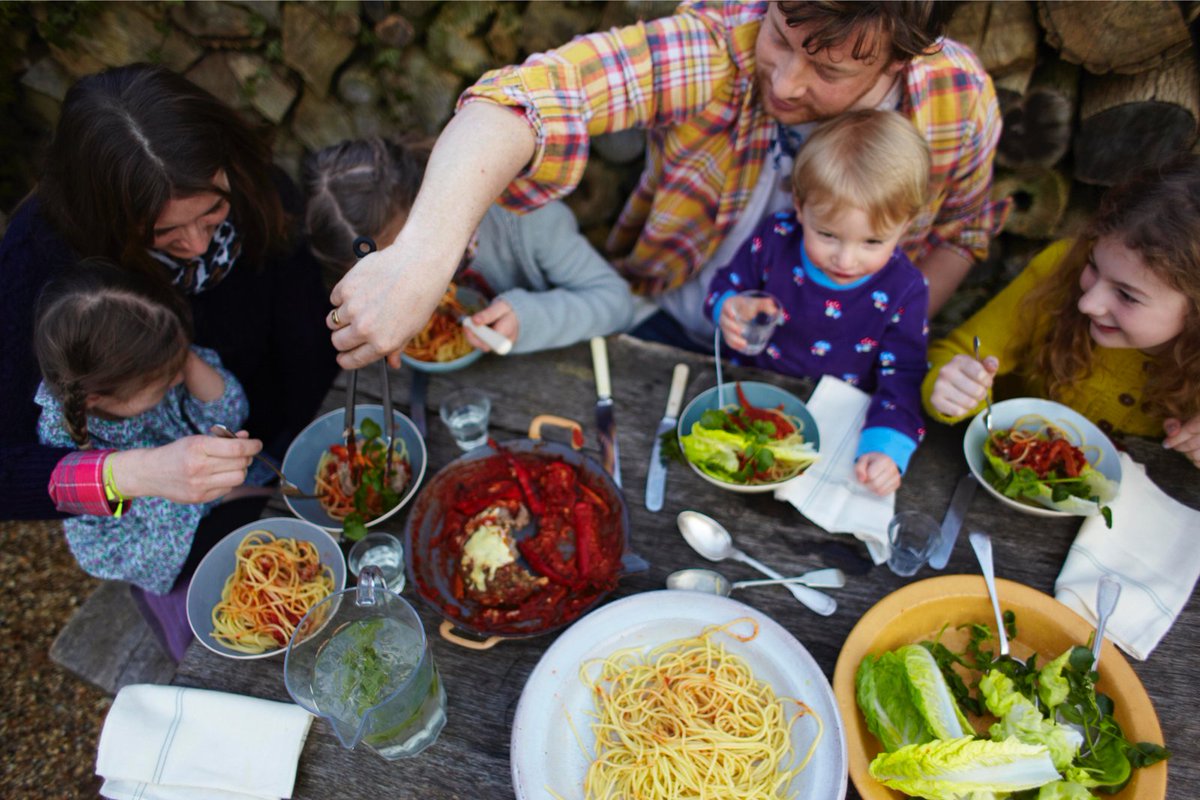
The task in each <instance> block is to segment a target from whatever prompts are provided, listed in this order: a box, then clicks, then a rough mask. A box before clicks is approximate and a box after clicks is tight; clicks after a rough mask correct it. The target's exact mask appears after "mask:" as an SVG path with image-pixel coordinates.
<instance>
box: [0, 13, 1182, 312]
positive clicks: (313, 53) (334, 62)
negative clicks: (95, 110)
mask: <svg viewBox="0 0 1200 800" xmlns="http://www.w3.org/2000/svg"><path fill="white" fill-rule="evenodd" d="M674 5H675V4H674V2H671V1H668V2H650V1H648V0H635V1H634V2H619V1H618V0H613V1H611V2H574V1H572V0H568V1H566V2H492V1H488V0H485V1H484V2H422V1H415V2H368V1H366V0H364V1H363V2H358V1H357V0H336V1H334V2H276V1H275V0H240V1H239V0H231V1H230V2H214V1H212V0H195V1H189V2H81V3H28V2H8V3H4V4H0V36H3V41H4V42H6V43H7V45H8V46H7V47H6V48H4V49H3V50H0V70H3V71H5V72H7V74H8V75H9V76H10V79H9V81H7V82H6V83H5V84H2V85H0V103H3V105H4V107H5V113H4V114H3V115H0V146H2V147H3V148H4V150H5V151H6V152H7V153H9V154H10V156H9V158H7V159H5V160H4V162H3V163H0V208H2V209H4V210H7V209H9V208H11V207H12V206H13V205H14V204H15V203H16V202H17V201H18V200H19V199H20V198H21V197H22V196H23V195H24V194H25V193H26V192H27V191H28V190H29V188H30V187H31V186H32V184H33V180H34V178H35V176H36V174H37V171H38V163H37V158H36V155H35V154H36V153H37V152H38V145H39V144H40V143H42V142H44V141H45V138H46V136H47V134H48V132H49V131H50V130H51V129H52V128H53V125H54V123H55V120H56V119H57V115H58V109H59V106H60V104H61V100H62V98H63V95H64V94H65V92H66V90H67V88H68V87H69V86H70V84H71V83H72V81H74V80H75V79H76V78H77V77H79V76H81V75H85V74H88V73H91V72H95V71H97V70H100V69H103V68H105V67H108V66H115V65H120V64H127V63H131V62H135V61H152V62H159V63H163V64H166V65H167V66H169V67H170V68H172V69H174V70H177V71H179V72H182V73H183V74H185V75H186V76H187V77H189V78H190V79H192V80H193V81H195V82H196V83H198V84H199V85H201V86H203V87H204V88H206V89H208V90H209V91H211V92H212V93H213V94H215V95H216V96H217V97H219V98H221V99H222V100H224V101H225V102H226V103H228V104H229V105H230V106H232V107H234V108H236V109H238V110H239V111H240V112H241V113H243V114H244V115H245V116H246V117H247V118H248V119H250V120H252V121H253V122H255V123H257V124H259V125H262V126H264V127H267V128H269V129H271V130H272V131H273V133H274V141H275V153H276V159H277V160H278V162H279V164H280V165H281V166H282V167H284V169H285V170H287V171H288V172H289V173H291V174H292V175H293V176H295V175H297V174H298V172H299V165H300V162H301V160H302V158H303V157H304V154H305V153H306V152H309V151H312V150H314V149H317V148H320V147H323V146H325V145H328V144H332V143H334V142H337V141H340V140H342V139H345V138H351V137H360V136H367V135H372V134H383V135H388V134H395V133H401V132H410V133H411V132H417V133H425V134H430V135H432V134H435V133H436V132H437V131H438V130H440V129H441V127H442V126H443V125H444V124H445V123H446V121H447V120H448V119H449V118H450V115H451V113H452V111H453V108H454V103H455V100H456V98H457V97H458V95H459V93H460V92H461V91H462V90H463V89H464V88H465V87H466V86H467V85H469V84H470V83H471V82H472V81H473V80H474V79H475V78H476V77H478V76H479V75H480V74H481V73H482V72H484V71H485V70H487V69H490V68H492V67H496V66H501V65H504V64H510V63H517V62H519V61H521V60H523V59H524V58H525V56H526V55H528V54H529V53H533V52H539V51H542V50H545V49H548V48H551V47H553V46H556V45H558V44H560V43H563V42H566V41H568V40H569V39H570V38H571V37H572V36H574V35H575V34H578V33H584V32H588V31H593V30H600V29H605V28H609V27H612V26H617V25H625V24H630V23H633V22H635V21H636V20H638V19H652V18H654V17H657V16H660V15H664V14H668V13H670V12H671V11H672V10H673V8H674ZM1075 5H1076V4H1073V3H1047V2H1041V3H1024V2H1022V3H1011V2H993V3H967V4H964V5H963V6H961V7H960V8H959V10H958V12H957V13H956V16H955V20H954V25H953V26H952V35H954V36H955V37H956V38H959V39H960V40H962V41H965V42H967V43H968V44H970V45H971V46H972V47H974V48H975V49H976V51H977V52H978V53H979V55H980V57H981V59H982V60H983V62H984V65H985V67H986V68H987V69H988V70H989V71H990V72H991V73H992V75H993V77H994V78H995V79H996V84H997V89H998V92H999V93H1000V96H1001V103H1002V108H1003V109H1004V113H1005V119H1006V123H1007V124H1008V127H1007V128H1006V130H1005V138H1004V139H1002V142H1001V150H1002V153H1004V154H1006V155H1008V160H1007V163H1006V164H1005V165H1004V167H1003V168H1001V169H999V170H998V172H997V187H998V192H1000V193H1003V194H1007V195H1010V196H1013V197H1014V198H1015V199H1016V200H1017V202H1018V204H1019V205H1022V206H1023V207H1022V208H1021V211H1020V213H1018V214H1015V215H1014V216H1013V219H1012V220H1010V224H1009V228H1008V230H1007V231H1006V232H1005V233H1004V234H1002V235H1001V236H1000V237H998V238H997V241H996V246H995V247H994V249H993V250H994V253H993V257H992V258H991V259H990V261H989V263H988V264H987V265H985V266H984V267H982V268H978V269H976V270H973V271H972V273H971V276H970V277H969V278H968V281H967V283H966V284H965V286H964V288H963V290H962V291H960V293H959V295H958V296H957V297H956V298H955V299H954V301H952V304H951V306H950V307H949V308H948V309H947V311H946V313H944V314H943V315H942V318H941V319H939V320H938V322H937V325H935V329H936V331H941V330H945V329H946V328H947V327H948V326H949V325H952V324H953V323H954V322H956V321H957V320H959V319H961V318H963V316H964V315H966V314H967V313H968V312H970V311H971V310H972V309H974V308H976V307H978V306H979V305H980V304H981V303H982V302H983V301H984V300H985V299H986V298H987V297H989V296H990V295H991V294H992V293H993V292H994V291H995V290H996V288H997V287H998V286H1000V285H1002V284H1003V283H1004V282H1006V281H1007V280H1008V278H1010V277H1011V276H1012V275H1013V274H1015V272H1016V271H1017V270H1019V269H1020V268H1021V267H1022V266H1023V265H1024V264H1025V263H1026V261H1027V260H1028V258H1029V256H1030V255H1031V254H1032V253H1033V252H1035V251H1036V250H1037V249H1040V248H1041V247H1042V246H1044V245H1045V243H1046V241H1048V240H1050V239H1052V238H1055V237H1057V236H1060V235H1063V234H1069V233H1071V232H1072V231H1073V230H1075V229H1077V228H1078V225H1079V223H1080V222H1081V221H1082V220H1084V219H1086V217H1087V215H1088V213H1089V212H1090V210H1091V209H1092V208H1093V207H1094V204H1095V200H1096V198H1097V197H1098V195H1099V194H1100V192H1101V191H1102V188H1100V187H1097V186H1095V185H1093V183H1094V182H1091V183H1085V182H1082V181H1080V180H1079V179H1078V177H1079V176H1078V175H1072V173H1071V161H1072V157H1073V154H1072V152H1071V147H1070V145H1071V142H1072V141H1073V140H1072V135H1073V134H1074V135H1075V141H1077V140H1078V131H1077V130H1076V128H1077V126H1078V125H1079V122H1080V119H1081V117H1082V116H1084V115H1083V113H1081V112H1080V110H1079V102H1080V101H1079V100H1078V99H1077V96H1079V95H1082V96H1083V104H1084V106H1086V105H1087V93H1088V91H1089V87H1090V86H1093V85H1095V86H1100V85H1101V84H1102V83H1103V82H1104V81H1111V80H1112V79H1110V78H1107V77H1105V76H1103V75H1093V74H1091V72H1092V71H1099V72H1104V71H1107V70H1109V69H1111V68H1112V67H1111V65H1110V64H1107V63H1102V64H1100V66H1099V67H1098V66H1097V64H1096V63H1094V62H1095V57H1096V53H1095V52H1094V51H1095V49H1096V48H1092V49H1091V50H1090V51H1088V52H1086V53H1084V54H1082V55H1080V54H1079V53H1075V52H1073V51H1072V42H1073V41H1082V42H1083V43H1084V44H1089V43H1092V37H1091V36H1090V34H1089V33H1088V32H1087V31H1086V30H1082V29H1080V26H1081V25H1086V24H1093V23H1094V24H1099V25H1101V26H1102V27H1103V26H1104V25H1105V24H1106V23H1104V21H1103V17H1104V16H1105V14H1119V13H1121V11H1122V9H1127V10H1128V9H1133V10H1132V11H1128V12H1127V13H1126V17H1134V18H1138V19H1141V18H1145V19H1144V20H1143V21H1144V23H1145V24H1147V25H1151V26H1152V27H1153V31H1152V33H1151V35H1150V38H1149V41H1147V42H1141V43H1140V46H1141V48H1142V51H1144V52H1140V54H1139V55H1138V56H1137V58H1138V59H1140V61H1139V63H1138V64H1136V65H1135V68H1136V69H1141V70H1146V69H1151V70H1160V71H1161V67H1162V64H1163V63H1165V61H1166V59H1168V58H1174V59H1179V58H1186V59H1189V61H1188V63H1189V64H1194V62H1192V61H1190V59H1192V58H1193V55H1192V50H1191V44H1190V41H1188V38H1189V34H1188V26H1189V25H1190V29H1191V36H1195V33H1196V27H1197V22H1196V20H1197V16H1198V9H1200V3H1195V2H1188V3H1182V4H1176V3H1168V2H1157V3H1151V4H1147V5H1140V4H1129V3H1105V4H1086V5H1085V6H1083V7H1085V8H1086V9H1087V11H1086V13H1085V14H1082V15H1077V16H1079V17H1081V18H1080V19H1074V20H1071V19H1066V20H1064V19H1063V15H1068V16H1069V15H1070V13H1071V10H1072V7H1073V6H1075ZM1093 10H1094V11H1095V13H1094V14H1093ZM1151 11H1154V12H1155V13H1157V14H1159V16H1158V17H1156V18H1154V19H1150V17H1151V16H1153V15H1152V14H1151V13H1150V12H1151ZM1164 15H1165V16H1164ZM1092 17H1096V18H1097V20H1096V21H1094V20H1092V19H1091V18H1092ZM1163 20H1166V22H1170V23H1171V24H1172V25H1173V27H1172V28H1171V31H1173V32H1172V33H1170V35H1168V32H1167V29H1166V27H1165V23H1164V22H1163ZM1110 22H1111V20H1110ZM1072 25H1073V26H1074V30H1073V29H1072V27H1071V26H1072ZM1108 27H1112V25H1111V24H1108ZM1181 30H1182V34H1180V33H1179V31H1181ZM1132 39H1133V37H1132V36H1129V35H1123V36H1122V37H1118V39H1117V40H1116V41H1114V43H1113V45H1112V46H1113V47H1117V46H1120V45H1123V44H1124V43H1127V42H1129V41H1130V40H1132ZM1076 49H1083V50H1087V49H1088V48H1086V47H1084V48H1076ZM1146 53H1150V54H1152V57H1150V58H1147V57H1145V56H1146ZM1089 59H1091V62H1089ZM1068 62H1074V64H1077V63H1080V62H1082V64H1083V68H1082V70H1081V69H1080V67H1078V66H1074V64H1072V63H1068ZM1174 63H1176V64H1178V63H1179V62H1178V60H1176V61H1175V62H1174ZM1060 66H1065V67H1067V68H1068V70H1067V71H1066V72H1065V73H1064V74H1066V75H1067V76H1068V78H1067V80H1068V81H1069V85H1067V84H1064V79H1063V78H1062V76H1061V75H1060V74H1058V73H1060V72H1062V70H1059V69H1058V67H1060ZM1193 70H1194V68H1193ZM1116 71H1117V72H1119V71H1120V69H1119V68H1117V69H1116ZM1081 72H1082V73H1085V74H1084V76H1083V77H1082V78H1081V77H1080V74H1081ZM1052 73H1053V77H1054V78H1055V80H1056V83H1055V84H1054V85H1053V87H1049V88H1048V83H1047V81H1045V80H1043V77H1044V76H1045V75H1049V74H1052ZM1145 74H1149V75H1155V74H1157V73H1155V72H1150V73H1145ZM1071 76H1073V77H1071ZM1184 76H1185V78H1189V79H1191V78H1192V77H1194V76H1190V75H1189V73H1187V72H1186V71H1184ZM1191 85H1192V84H1186V83H1185V85H1184V90H1183V95H1184V96H1185V97H1186V96H1187V92H1188V91H1191V93H1192V94H1195V90H1194V89H1189V88H1188V87H1189V86H1191ZM1064 86H1066V88H1065V89H1064V88H1063V87H1064ZM1101 88H1103V87H1101ZM1051 89H1053V90H1054V91H1056V92H1061V93H1064V94H1065V95H1066V96H1068V98H1069V99H1068V101H1067V103H1068V104H1067V105H1066V106H1065V111H1064V110H1063V109H1062V108H1060V109H1059V113H1060V114H1062V115H1063V120H1062V123H1061V125H1059V127H1060V128H1062V130H1060V131H1057V132H1056V131H1055V130H1053V127H1054V126H1053V125H1050V126H1049V128H1051V130H1050V133H1049V135H1050V137H1051V138H1053V137H1054V136H1059V137H1060V138H1061V139H1062V142H1061V143H1060V144H1061V145H1062V146H1061V147H1060V149H1059V150H1058V151H1057V153H1056V155H1055V156H1054V157H1053V160H1052V161H1051V162H1050V163H1047V164H1040V165H1037V167H1036V168H1035V169H1031V167H1030V165H1029V164H1025V163H1014V160H1015V161H1018V162H1019V161H1020V159H1021V158H1023V157H1024V156H1023V155H1021V154H1022V153H1024V152H1026V151H1027V150H1029V149H1030V148H1032V149H1033V150H1037V149H1038V148H1039V147H1040V146H1041V144H1042V142H1041V141H1040V140H1039V139H1037V136H1036V135H1035V136H1034V141H1033V143H1032V145H1031V144H1030V143H1029V142H1027V141H1026V139H1027V138H1029V136H1030V130H1031V129H1032V128H1033V126H1034V125H1035V122H1036V121H1037V120H1036V114H1037V113H1038V107H1037V106H1036V102H1035V100H1034V99H1030V98H1035V96H1036V97H1041V95H1038V93H1039V92H1041V93H1042V94H1043V95H1044V94H1045V93H1046V92H1047V91H1050V90H1051ZM1148 91H1154V89H1153V88H1152V89H1150V90H1148ZM1150 99H1151V100H1154V99H1155V98H1150ZM1110 104H1111V102H1110ZM1183 105H1185V106H1186V105H1187V102H1186V101H1185V102H1184V103H1183ZM1060 106H1061V104H1060ZM1185 110H1186V109H1185ZM1193 117H1194V114H1193ZM1042 124H1043V127H1046V126H1045V123H1044V122H1043V123H1042ZM1193 127H1194V119H1193ZM1185 132H1186V123H1185ZM1039 135H1040V134H1039ZM1150 135H1151V136H1153V135H1154V134H1153V132H1151V134H1150ZM1022 137H1024V138H1022ZM1194 138H1195V136H1194V130H1193V131H1192V136H1191V139H1192V140H1194ZM1185 146H1191V144H1190V141H1189V143H1187V144H1186V145H1185ZM1012 154H1016V155H1012ZM641 161H642V136H641V135H640V134H639V133H637V132H628V133H626V134H619V135H615V136H609V137H602V139H600V140H598V141H597V142H596V143H595V147H594V157H593V158H592V159H591V160H590V162H589V165H588V168H587V171H586V174H585V176H584V181H583V184H582V185H581V187H580V188H579V190H577V191H576V192H574V193H573V194H572V195H571V196H570V197H569V198H568V203H569V204H570V205H571V207H572V208H573V209H574V211H575V213H576V214H577V216H578V217H579V219H580V224H581V226H582V227H583V229H584V230H585V231H586V232H587V234H588V235H589V237H590V238H592V240H593V241H595V242H597V243H600V242H602V241H603V239H604V236H605V234H606V233H607V230H608V228H609V226H610V225H611V224H612V221H613V220H614V219H615V217H616V214H617V213H618V211H619V210H620V207H621V205H622V202H623V200H624V198H625V197H626V196H627V195H628V193H629V191H630V190H631V188H632V186H633V184H634V181H635V180H636V177H637V174H638V172H639V170H640V165H641ZM1051 199H1053V200H1054V201H1055V202H1057V203H1058V204H1059V206H1060V207H1059V208H1056V209H1054V210H1053V211H1052V213H1051V217H1052V218H1051V219H1050V221H1049V222H1047V219H1046V217H1045V216H1044V215H1042V214H1041V210H1040V207H1041V206H1044V205H1046V203H1047V202H1048V201H1049V200H1051ZM1031 205H1033V206H1037V207H1038V208H1036V209H1035V210H1037V211H1038V212H1039V213H1038V215H1031V214H1030V213H1026V212H1028V211H1029V208H1028V207H1029V206H1031Z"/></svg>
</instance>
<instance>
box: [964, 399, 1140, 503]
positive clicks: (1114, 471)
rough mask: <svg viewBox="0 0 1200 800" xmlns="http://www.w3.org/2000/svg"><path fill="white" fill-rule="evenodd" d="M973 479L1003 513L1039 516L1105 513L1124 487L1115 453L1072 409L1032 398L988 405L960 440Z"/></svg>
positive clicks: (1101, 435)
mask: <svg viewBox="0 0 1200 800" xmlns="http://www.w3.org/2000/svg"><path fill="white" fill-rule="evenodd" d="M963 455H965V456H966V459H967V465H968V466H969V467H970V469H971V472H972V474H974V475H975V478H976V480H978V481H979V482H980V483H981V484H983V488H984V489H986V490H987V491H988V493H989V494H991V495H992V496H993V497H995V498H996V499H997V500H999V501H1000V502H1001V503H1003V504H1004V505H1006V506H1009V507H1010V508H1013V509H1016V510H1017V511H1021V512H1023V513H1026V514H1033V515H1034V516H1040V517H1069V516H1078V515H1082V516H1088V515H1092V514H1105V513H1106V511H1107V503H1109V502H1110V501H1111V500H1112V499H1113V498H1114V497H1116V494H1117V491H1118V489H1119V486H1120V483H1121V459H1120V457H1119V456H1118V454H1117V448H1116V447H1115V446H1114V445H1113V443H1112V441H1111V440H1110V439H1109V438H1108V437H1107V436H1105V435H1104V432H1103V431H1101V430H1100V429H1099V428H1098V427H1096V426H1095V425H1094V424H1093V423H1092V422H1091V420H1089V419H1088V418H1087V417H1085V416H1083V415H1082V414H1080V413H1079V412H1078V411H1075V410H1074V409H1072V408H1068V407H1067V406H1064V405H1062V404H1061V403H1055V402H1054V401H1052V400H1043V399H1040V398H1036V397H1018V398H1014V399H1012V400H1003V401H1001V402H999V403H995V404H993V406H992V430H991V431H990V432H989V431H988V429H987V426H986V425H985V424H984V419H983V413H980V414H979V415H977V416H976V417H975V419H973V420H971V424H970V425H968V426H967V432H966V435H965V436H964V437H963Z"/></svg>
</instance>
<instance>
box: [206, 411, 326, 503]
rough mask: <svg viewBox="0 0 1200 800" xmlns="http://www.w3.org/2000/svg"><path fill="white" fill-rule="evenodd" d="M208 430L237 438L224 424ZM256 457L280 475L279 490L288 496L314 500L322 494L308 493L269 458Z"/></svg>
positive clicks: (223, 436)
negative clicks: (286, 476)
mask: <svg viewBox="0 0 1200 800" xmlns="http://www.w3.org/2000/svg"><path fill="white" fill-rule="evenodd" d="M208 432H209V434H210V435H211V436H218V437H220V438H222V439H236V438H237V434H236V433H234V432H233V431H231V430H229V428H226V427H225V426H224V425H219V424H218V425H213V426H212V427H211V428H209V429H208ZM254 458H257V459H258V460H259V461H261V462H262V463H264V464H266V465H267V466H268V467H270V468H271V471H272V472H274V473H275V474H276V475H278V476H279V491H280V492H282V493H283V494H286V495H287V496H288V497H294V498H295V499H297V500H313V499H315V498H317V497H320V495H317V494H307V493H306V492H305V491H304V490H303V489H301V488H300V487H299V486H297V485H296V484H294V483H292V482H291V481H289V480H288V479H287V478H285V477H284V476H283V473H282V472H280V471H279V468H278V467H276V466H275V465H274V464H272V463H271V462H270V460H269V459H266V458H263V457H262V456H260V455H258V454H257V453H256V454H255V455H254Z"/></svg>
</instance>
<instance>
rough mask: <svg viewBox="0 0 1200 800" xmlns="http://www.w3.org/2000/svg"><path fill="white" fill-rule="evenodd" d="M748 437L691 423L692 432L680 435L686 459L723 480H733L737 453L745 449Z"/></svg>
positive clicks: (736, 466)
mask: <svg viewBox="0 0 1200 800" xmlns="http://www.w3.org/2000/svg"><path fill="white" fill-rule="evenodd" d="M748 438H749V437H747V436H744V435H742V434H737V433H730V432H728V431H722V430H712V429H709V428H705V427H703V426H702V425H701V424H700V423H699V422H696V423H693V424H692V432H691V433H689V434H686V435H684V436H681V437H680V441H681V442H682V443H683V452H684V455H686V456H687V459H688V461H690V462H692V463H693V464H695V465H696V466H697V467H699V468H700V469H701V470H703V471H704V472H706V473H708V474H709V475H712V476H713V477H714V478H719V479H720V480H724V481H732V480H734V478H733V474H734V473H735V472H737V471H738V467H739V464H738V455H739V454H740V453H741V452H742V450H743V449H745V447H746V444H747V440H748Z"/></svg>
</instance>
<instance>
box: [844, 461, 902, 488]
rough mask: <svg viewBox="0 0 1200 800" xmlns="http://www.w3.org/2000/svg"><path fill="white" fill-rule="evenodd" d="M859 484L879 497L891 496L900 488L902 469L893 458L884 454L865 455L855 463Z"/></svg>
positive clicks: (855, 474) (855, 472)
mask: <svg viewBox="0 0 1200 800" xmlns="http://www.w3.org/2000/svg"><path fill="white" fill-rule="evenodd" d="M854 476H855V477H856V478H858V482H859V483H861V484H862V485H863V486H866V487H867V488H868V489H870V490H871V491H872V492H874V493H875V494H877V495H879V496H881V497H882V496H884V495H889V494H891V493H892V492H894V491H896V490H897V489H899V488H900V468H899V467H897V466H896V462H895V461H892V457H891V456H885V455H884V454H883V453H863V454H862V455H861V456H859V457H858V461H856V462H854Z"/></svg>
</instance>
